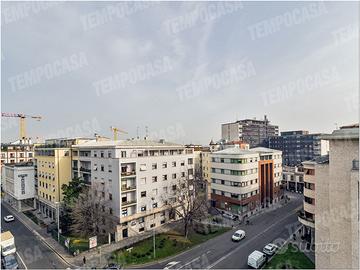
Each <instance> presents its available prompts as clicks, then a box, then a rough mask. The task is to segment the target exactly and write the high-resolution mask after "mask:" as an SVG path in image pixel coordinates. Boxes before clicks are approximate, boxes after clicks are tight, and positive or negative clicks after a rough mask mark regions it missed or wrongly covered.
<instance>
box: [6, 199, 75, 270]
mask: <svg viewBox="0 0 360 270" xmlns="http://www.w3.org/2000/svg"><path fill="white" fill-rule="evenodd" d="M2 205H4V207H5V208H6V209H7V210H8V211H9V212H10V213H11V214H13V215H14V216H16V217H17V219H18V220H19V221H20V222H21V223H22V224H23V225H24V226H25V227H26V228H28V230H29V231H30V232H32V233H33V234H34V235H35V236H36V237H38V238H39V239H40V241H41V242H42V243H43V245H45V246H47V247H48V248H49V249H50V250H52V251H53V254H55V255H56V256H57V257H58V258H59V259H60V260H61V261H63V262H64V263H65V264H66V265H68V266H72V267H78V266H76V265H74V264H72V263H68V262H67V261H66V260H65V259H64V258H63V257H62V256H60V255H59V254H58V253H57V251H56V250H55V249H54V248H53V247H52V246H50V245H49V244H48V243H47V242H46V241H45V238H44V237H42V236H41V235H40V234H39V233H38V232H37V231H35V230H33V229H32V228H31V227H30V226H29V225H28V224H26V222H24V220H23V219H22V218H21V217H20V216H18V215H17V213H14V212H13V211H12V210H11V209H10V208H9V207H8V206H7V205H5V204H2Z"/></svg>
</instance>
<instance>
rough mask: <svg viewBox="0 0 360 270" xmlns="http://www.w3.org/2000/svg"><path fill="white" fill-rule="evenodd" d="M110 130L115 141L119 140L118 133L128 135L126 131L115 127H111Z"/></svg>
mask: <svg viewBox="0 0 360 270" xmlns="http://www.w3.org/2000/svg"><path fill="white" fill-rule="evenodd" d="M110 129H111V131H112V132H113V133H114V141H117V140H118V133H122V134H128V133H127V132H126V131H124V130H121V129H119V128H116V127H113V126H111V127H110Z"/></svg>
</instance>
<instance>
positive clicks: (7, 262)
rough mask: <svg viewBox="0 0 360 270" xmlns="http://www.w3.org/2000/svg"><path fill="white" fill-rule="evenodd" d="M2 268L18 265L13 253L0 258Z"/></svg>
mask: <svg viewBox="0 0 360 270" xmlns="http://www.w3.org/2000/svg"><path fill="white" fill-rule="evenodd" d="M1 263H2V266H3V267H4V269H18V268H19V265H18V262H17V260H16V258H15V256H14V255H12V254H11V255H7V256H4V257H2V259H1Z"/></svg>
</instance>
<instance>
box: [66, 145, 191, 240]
mask: <svg viewBox="0 0 360 270" xmlns="http://www.w3.org/2000/svg"><path fill="white" fill-rule="evenodd" d="M193 151H194V149H193V148H186V147H185V146H183V145H180V144H175V143H170V142H165V141H164V140H160V141H151V140H148V139H144V140H140V139H135V140H126V141H102V142H99V141H95V142H87V143H83V144H79V145H75V146H73V150H72V156H73V161H72V171H73V177H81V178H83V179H84V180H85V181H86V182H87V183H88V184H89V185H91V186H92V187H94V188H96V189H98V190H99V194H101V196H103V197H104V198H106V199H107V200H108V201H109V202H110V207H109V209H107V210H106V211H109V214H111V215H114V216H115V217H116V218H117V220H118V225H117V226H116V232H115V234H114V235H113V238H114V240H115V241H119V240H121V239H124V238H126V237H129V236H134V235H137V234H139V233H142V232H144V231H147V230H150V229H153V228H156V227H158V226H161V225H162V224H165V223H167V222H169V221H170V220H173V219H176V218H177V217H176V215H175V213H174V212H173V211H170V210H171V209H170V207H169V204H168V202H167V198H168V197H169V196H170V194H171V193H172V190H173V189H174V188H176V184H177V183H178V181H179V179H190V180H192V179H194V157H195V156H194V153H193Z"/></svg>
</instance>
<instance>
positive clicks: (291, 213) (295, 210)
mask: <svg viewBox="0 0 360 270" xmlns="http://www.w3.org/2000/svg"><path fill="white" fill-rule="evenodd" d="M301 207H302V206H299V207H297V208H295V209H294V210H293V211H291V212H290V214H289V215H287V216H285V217H283V218H282V219H280V220H279V221H278V222H276V223H273V224H272V225H271V226H270V227H268V228H267V229H266V230H264V231H262V232H261V233H259V234H257V235H256V236H254V237H253V238H251V239H250V240H249V241H248V242H247V243H250V242H252V241H254V240H255V239H257V238H258V237H259V236H261V235H263V234H264V233H265V232H267V231H268V230H270V229H271V228H272V227H274V226H275V225H277V224H278V223H280V222H281V221H283V220H284V219H287V218H288V217H290V216H292V215H293V214H294V213H296V212H297V211H298V210H299V209H300V208H301ZM242 247H243V245H241V246H238V247H237V248H235V249H234V250H232V251H231V252H229V253H228V254H226V255H225V256H223V257H221V258H220V259H218V260H217V261H215V262H214V263H212V264H210V265H209V266H208V267H207V268H206V269H211V268H213V267H214V266H215V265H217V264H218V263H220V262H222V261H223V260H225V259H226V258H228V257H229V256H231V255H233V254H234V253H235V252H237V251H238V250H239V249H240V248H242Z"/></svg>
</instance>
